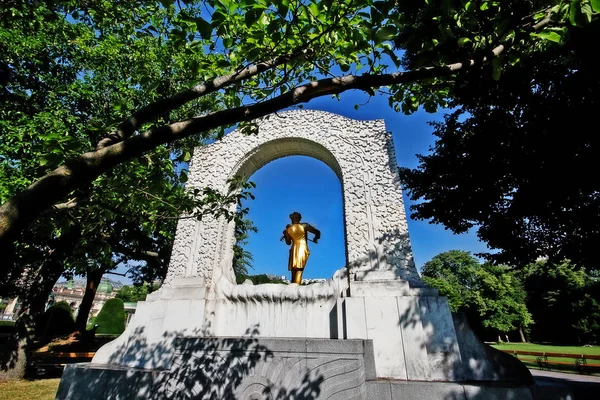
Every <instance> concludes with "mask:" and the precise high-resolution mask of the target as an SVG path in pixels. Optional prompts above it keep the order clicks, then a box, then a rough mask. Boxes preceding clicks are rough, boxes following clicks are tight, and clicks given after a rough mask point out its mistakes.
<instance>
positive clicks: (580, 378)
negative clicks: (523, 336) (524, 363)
mask: <svg viewBox="0 0 600 400" xmlns="http://www.w3.org/2000/svg"><path fill="white" fill-rule="evenodd" d="M530 371H531V375H533V378H534V379H535V382H536V384H538V385H540V386H545V385H552V386H554V385H561V386H567V387H568V388H569V389H570V392H571V393H572V394H573V396H574V400H599V399H600V376H593V375H578V374H565V373H563V372H554V371H541V370H539V369H530Z"/></svg>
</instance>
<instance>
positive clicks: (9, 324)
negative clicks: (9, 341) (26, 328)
mask: <svg viewBox="0 0 600 400" xmlns="http://www.w3.org/2000/svg"><path fill="white" fill-rule="evenodd" d="M0 326H15V321H0Z"/></svg>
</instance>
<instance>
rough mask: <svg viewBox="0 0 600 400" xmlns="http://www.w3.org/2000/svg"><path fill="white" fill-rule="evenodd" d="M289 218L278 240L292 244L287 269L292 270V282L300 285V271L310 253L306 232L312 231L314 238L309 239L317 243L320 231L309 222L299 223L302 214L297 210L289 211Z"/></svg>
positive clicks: (302, 269) (302, 270)
mask: <svg viewBox="0 0 600 400" xmlns="http://www.w3.org/2000/svg"><path fill="white" fill-rule="evenodd" d="M290 219H291V220H292V223H291V224H288V225H287V226H286V227H285V230H284V231H283V236H282V237H281V239H280V240H284V239H285V243H286V244H288V245H290V244H291V245H292V247H290V259H289V261H288V270H289V271H292V282H293V283H297V284H298V285H300V284H301V283H302V272H304V267H305V266H306V261H307V260H308V256H309V255H310V251H309V250H308V241H309V240H310V239H308V233H309V232H311V233H313V234H314V235H315V238H314V239H313V240H311V241H312V242H314V243H318V241H319V238H320V237H321V232H320V231H319V230H318V229H317V228H314V227H312V226H311V225H310V224H306V223H300V220H301V219H302V215H300V213H299V212H295V211H294V212H293V213H291V214H290Z"/></svg>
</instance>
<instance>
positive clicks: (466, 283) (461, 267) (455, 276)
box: [422, 250, 533, 333]
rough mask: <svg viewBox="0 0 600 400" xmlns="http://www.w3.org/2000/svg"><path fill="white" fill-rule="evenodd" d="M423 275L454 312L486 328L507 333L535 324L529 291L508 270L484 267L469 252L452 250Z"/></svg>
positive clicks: (436, 259) (434, 260)
mask: <svg viewBox="0 0 600 400" xmlns="http://www.w3.org/2000/svg"><path fill="white" fill-rule="evenodd" d="M422 276H423V280H424V281H425V282H426V283H427V284H428V285H431V286H433V287H435V288H436V289H438V291H439V293H440V295H442V296H447V297H448V304H449V305H450V310H451V311H453V312H456V311H461V312H466V313H467V314H468V315H470V316H471V318H473V317H474V318H476V319H477V320H478V321H479V322H480V323H481V325H482V326H483V327H485V328H488V329H493V330H495V331H496V332H503V333H507V332H511V331H514V330H517V329H520V328H527V327H528V326H529V325H531V324H532V323H533V321H532V318H531V314H530V313H529V312H528V311H527V307H526V305H525V291H524V290H523V288H522V287H521V284H520V282H519V281H518V280H517V279H516V278H515V277H514V276H513V275H512V274H510V273H509V271H508V269H507V268H506V267H501V266H495V265H492V264H489V263H485V264H480V263H479V261H477V259H476V258H475V257H473V256H472V255H471V254H470V253H469V252H466V251H460V250H450V251H447V252H444V253H440V254H438V255H436V256H435V257H433V258H432V259H431V260H430V261H428V262H426V263H425V264H424V265H423V269H422Z"/></svg>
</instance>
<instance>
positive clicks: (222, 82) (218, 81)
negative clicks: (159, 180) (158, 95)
mask: <svg viewBox="0 0 600 400" xmlns="http://www.w3.org/2000/svg"><path fill="white" fill-rule="evenodd" d="M335 27H336V24H335V23H333V24H331V25H330V26H329V28H327V29H325V30H323V32H321V33H320V34H319V35H317V36H316V37H314V38H313V39H311V40H309V41H308V42H306V43H305V44H304V45H302V46H300V47H299V48H298V49H296V50H294V51H292V52H291V53H288V54H284V55H281V56H279V57H276V58H273V59H271V60H267V61H264V62H259V63H257V64H255V65H250V66H246V67H244V68H242V69H240V70H239V71H235V72H233V73H231V74H228V75H223V76H219V77H217V78H214V79H212V80H210V81H208V82H205V83H201V84H199V85H196V86H194V87H193V88H191V89H187V90H184V91H182V92H179V93H177V94H175V95H173V96H171V97H167V98H164V99H160V100H158V101H156V102H154V103H152V104H149V105H147V106H145V107H142V108H141V109H139V110H138V111H136V112H135V113H133V114H132V115H131V116H130V117H129V118H127V119H126V120H124V121H122V122H121V123H120V124H119V125H118V126H117V129H116V130H115V131H114V132H112V133H110V134H109V135H107V136H106V137H104V138H103V139H101V140H100V141H99V142H98V144H97V145H96V150H100V149H102V148H104V147H107V146H110V145H111V144H115V143H118V142H120V141H122V140H125V139H127V138H128V137H130V136H131V135H133V133H134V132H135V131H136V130H137V129H139V128H140V127H141V126H142V125H143V124H144V123H146V122H149V121H151V120H152V119H154V118H156V117H157V116H159V115H163V114H166V113H169V112H171V111H173V110H175V109H177V108H179V107H181V106H182V105H184V104H186V103H188V102H190V101H192V100H195V99H198V98H200V97H203V96H206V95H208V94H210V93H213V92H216V91H217V90H220V89H223V88H225V87H227V86H230V85H232V84H234V83H237V82H242V81H245V80H247V79H250V78H252V77H253V76H256V75H258V74H260V73H261V72H264V71H267V70H269V69H272V68H275V67H277V66H279V65H282V64H285V63H286V62H289V61H290V60H292V59H294V58H295V57H298V56H301V55H303V54H305V53H306V52H307V49H308V47H309V46H310V45H311V44H313V43H315V42H316V41H317V40H319V39H320V38H321V37H323V36H324V35H326V34H328V33H330V32H331V31H332V30H333V29H334V28H335Z"/></svg>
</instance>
